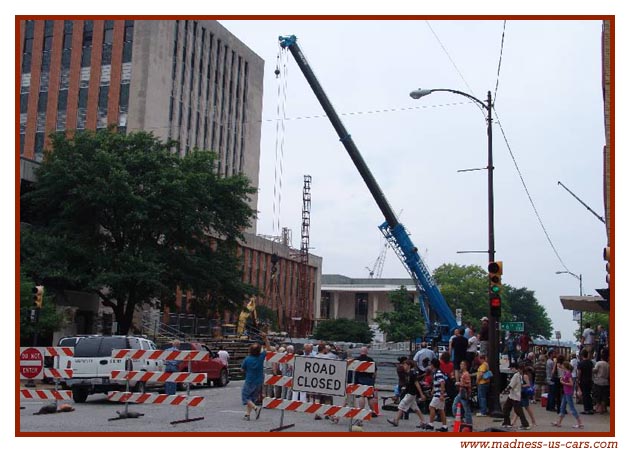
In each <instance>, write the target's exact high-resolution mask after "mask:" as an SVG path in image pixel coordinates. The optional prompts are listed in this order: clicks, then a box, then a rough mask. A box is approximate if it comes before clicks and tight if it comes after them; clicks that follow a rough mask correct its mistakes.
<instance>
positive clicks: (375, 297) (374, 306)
mask: <svg viewBox="0 0 630 452" xmlns="http://www.w3.org/2000/svg"><path fill="white" fill-rule="evenodd" d="M377 312H378V294H376V293H375V294H373V295H372V318H371V319H370V320H374V319H375V318H376V313H377Z"/></svg>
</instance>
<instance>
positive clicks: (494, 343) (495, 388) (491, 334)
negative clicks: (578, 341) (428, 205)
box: [409, 88, 502, 416]
mask: <svg viewBox="0 0 630 452" xmlns="http://www.w3.org/2000/svg"><path fill="white" fill-rule="evenodd" d="M440 91H442V92H449V93H453V94H459V95H460V96H464V97H466V98H468V99H470V100H472V101H473V102H475V103H476V104H477V105H479V106H480V107H481V108H482V109H483V110H485V111H486V127H487V135H488V168H487V170H488V262H494V259H495V249H494V164H493V162H492V93H491V92H490V91H488V97H487V99H486V103H484V102H482V101H480V100H479V99H477V98H476V97H474V96H471V95H470V94H468V93H465V92H463V91H458V90H454V89H443V88H439V89H417V90H414V91H412V92H411V93H409V95H410V96H411V97H412V98H413V99H420V98H421V97H424V96H427V95H429V94H431V93H434V92H440ZM489 284H490V281H488V294H490V286H489ZM488 311H489V315H488V364H489V367H490V370H491V371H492V373H493V374H494V375H495V377H494V378H492V379H491V380H490V391H489V394H488V396H489V397H488V403H489V408H490V412H491V413H492V414H493V416H502V414H501V403H500V400H499V397H500V393H501V390H502V388H501V383H502V382H501V380H502V379H501V378H500V375H501V373H500V368H499V367H500V366H499V339H500V338H499V321H498V320H499V319H498V318H496V317H495V316H493V315H492V311H491V309H490V306H489V303H488Z"/></svg>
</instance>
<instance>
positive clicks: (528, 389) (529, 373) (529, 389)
mask: <svg viewBox="0 0 630 452" xmlns="http://www.w3.org/2000/svg"><path fill="white" fill-rule="evenodd" d="M534 390H535V388H534V369H533V368H532V367H527V366H525V370H524V371H523V385H522V386H521V408H523V409H524V411H525V412H526V413H527V414H528V415H529V419H530V420H531V424H530V425H533V426H534V427H536V426H537V424H536V418H535V417H534V410H532V407H531V405H530V404H529V403H530V401H531V398H532V397H533V396H534ZM516 417H517V416H516V414H515V415H514V417H513V418H512V425H515V424H516Z"/></svg>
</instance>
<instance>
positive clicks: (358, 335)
mask: <svg viewBox="0 0 630 452" xmlns="http://www.w3.org/2000/svg"><path fill="white" fill-rule="evenodd" d="M373 336H374V333H373V332H372V330H371V329H370V327H369V325H368V324H367V323H365V322H359V321H357V320H350V319H334V320H324V321H322V322H320V323H319V324H318V325H317V327H316V328H315V331H314V332H313V337H315V339H321V340H323V341H344V342H360V343H363V344H369V343H370V342H372V337H373Z"/></svg>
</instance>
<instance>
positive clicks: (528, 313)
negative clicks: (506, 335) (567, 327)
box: [501, 285, 553, 339]
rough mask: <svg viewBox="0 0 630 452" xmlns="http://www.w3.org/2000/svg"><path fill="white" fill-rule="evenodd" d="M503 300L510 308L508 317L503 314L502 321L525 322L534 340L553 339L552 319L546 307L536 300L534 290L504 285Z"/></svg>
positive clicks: (526, 329)
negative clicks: (538, 338)
mask: <svg viewBox="0 0 630 452" xmlns="http://www.w3.org/2000/svg"><path fill="white" fill-rule="evenodd" d="M501 298H502V299H503V300H504V303H507V304H508V306H509V314H508V315H507V316H504V315H503V314H502V315H501V319H502V320H504V321H511V320H514V321H518V322H524V323H525V331H527V333H529V335H530V336H531V337H532V338H536V337H542V338H545V339H549V338H551V333H552V330H553V326H552V324H551V319H550V318H549V315H548V314H547V311H546V310H545V308H544V306H542V305H541V304H540V303H539V302H538V300H537V299H536V296H535V294H534V291H533V290H528V289H526V288H525V287H521V288H518V289H517V288H514V287H512V286H510V285H504V286H503V292H502V295H501Z"/></svg>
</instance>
